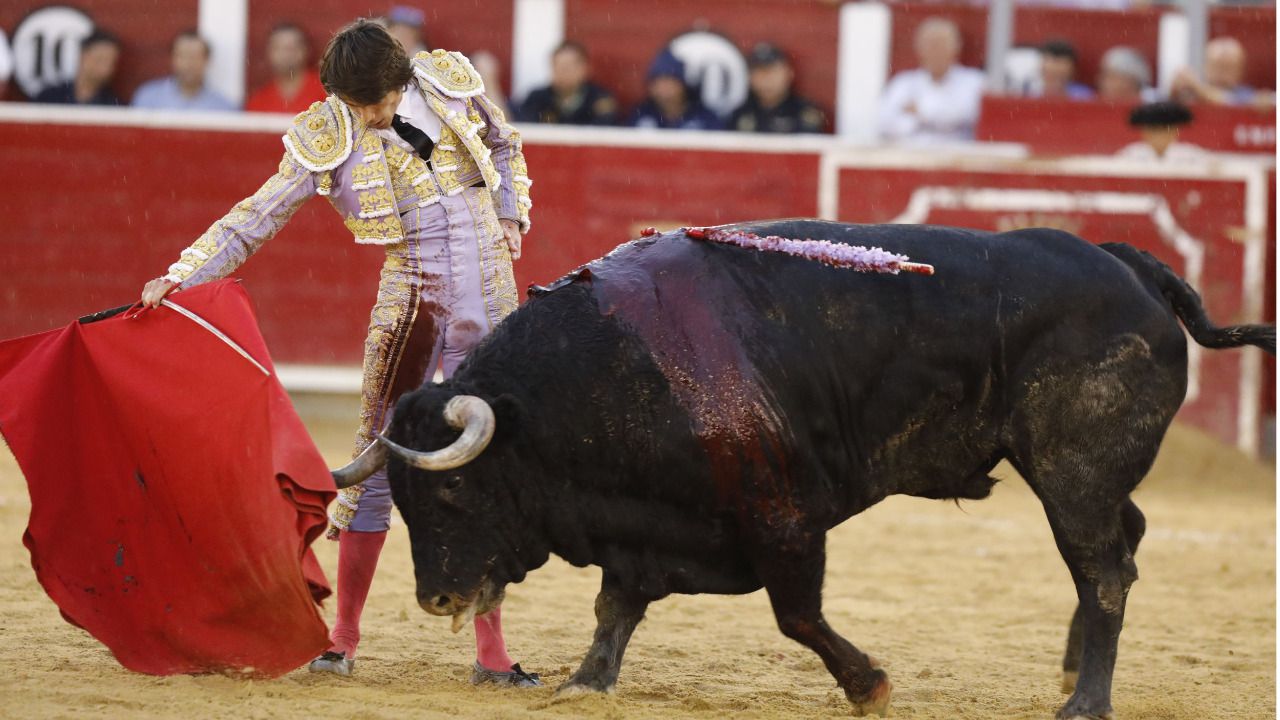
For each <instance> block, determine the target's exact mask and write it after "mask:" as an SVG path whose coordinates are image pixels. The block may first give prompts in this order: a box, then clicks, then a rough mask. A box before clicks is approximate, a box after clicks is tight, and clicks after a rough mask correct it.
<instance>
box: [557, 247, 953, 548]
mask: <svg viewBox="0 0 1280 720" xmlns="http://www.w3.org/2000/svg"><path fill="white" fill-rule="evenodd" d="M683 233H684V235H685V236H687V237H689V238H691V239H693V240H698V241H708V242H714V243H718V244H723V245H733V246H737V247H742V248H746V249H754V250H759V251H761V252H779V253H784V254H788V255H793V256H796V257H800V258H803V259H806V260H812V261H818V262H822V263H824V264H827V265H831V266H833V267H838V268H849V269H853V270H857V271H861V272H879V273H893V274H896V273H898V272H899V271H906V272H917V273H922V274H932V272H933V268H932V266H929V265H922V264H917V263H910V262H908V259H907V258H906V256H903V255H897V254H894V253H890V252H886V251H884V250H881V249H879V248H870V249H869V248H865V247H861V246H853V245H845V244H840V243H831V242H827V241H817V240H793V239H789V238H780V237H773V236H759V235H755V234H752V233H743V232H728V231H725V230H721V229H717V228H686V229H684V230H683ZM656 235H657V231H656V230H654V229H653V228H647V229H646V230H644V231H643V232H642V236H643V237H644V238H651V237H654V236H656ZM614 255H616V256H617V257H618V259H620V260H621V259H623V257H622V256H628V257H626V260H627V263H626V264H625V265H624V266H627V267H631V268H633V270H632V272H630V273H628V274H627V275H625V276H619V274H618V273H617V272H616V270H615V272H611V273H608V274H607V275H605V276H601V275H592V274H591V273H590V272H589V270H588V271H585V272H583V273H580V274H579V276H578V277H579V278H580V279H586V280H588V281H590V282H591V283H592V286H593V289H594V290H595V292H596V296H597V298H599V302H600V309H601V312H603V313H605V314H607V315H614V316H616V317H618V318H619V319H621V320H623V321H624V322H626V323H627V324H628V325H630V326H631V327H632V328H634V329H635V331H636V332H637V333H638V334H639V335H640V337H641V338H643V339H644V341H645V343H646V344H647V345H648V347H649V350H650V352H651V353H652V356H653V359H654V361H655V363H656V364H657V365H658V367H659V368H660V369H661V371H662V373H663V375H664V376H665V377H666V378H667V382H668V383H669V384H670V386H671V388H672V391H673V393H674V394H675V396H676V398H677V399H678V401H679V402H680V403H681V405H682V406H683V407H684V408H685V409H686V411H687V412H688V413H689V415H690V417H691V418H692V420H693V424H694V431H695V433H696V434H697V437H698V439H699V441H700V442H701V444H702V446H703V448H704V449H705V451H706V456H707V461H708V463H709V466H710V469H711V473H712V475H713V477H714V479H715V485H716V492H717V499H718V500H719V502H720V504H721V506H722V507H725V508H726V509H732V510H734V511H736V513H737V514H739V516H740V517H741V516H743V515H755V516H757V517H759V518H761V519H763V520H765V521H766V522H768V523H769V524H770V525H773V526H775V527H779V528H784V527H786V526H787V525H788V524H791V525H796V527H797V530H798V525H797V523H798V520H799V511H798V510H797V509H796V507H795V505H794V503H793V502H792V500H793V494H792V492H791V489H792V488H791V477H790V473H789V472H788V465H789V463H788V458H787V455H786V451H785V448H787V447H794V445H795V443H794V441H793V439H792V438H791V437H789V435H790V432H791V431H790V428H789V427H788V425H787V424H786V422H785V420H784V419H783V418H782V414H781V413H780V412H779V411H778V407H777V404H776V402H775V398H774V397H773V393H772V391H771V389H770V388H769V387H768V386H767V385H765V384H764V383H762V382H761V375H762V373H759V372H757V370H756V367H755V366H754V364H753V362H752V360H751V358H749V357H748V356H747V355H746V354H745V352H744V346H743V344H742V342H741V340H742V338H743V337H744V336H746V337H751V336H757V335H763V334H765V332H766V329H765V328H753V327H752V326H753V325H756V324H758V323H760V322H761V321H762V319H764V320H767V321H776V322H783V323H785V317H780V316H778V315H777V314H776V313H770V312H768V311H767V309H766V312H764V313H761V312H758V310H759V308H756V307H755V305H756V303H754V302H753V301H752V300H753V299H752V298H750V297H747V296H745V294H744V293H743V292H742V285H740V284H738V283H732V282H726V279H725V277H724V275H723V274H722V273H716V272H709V271H703V272H692V273H691V272H688V268H687V267H685V265H686V263H687V262H688V257H689V256H688V255H687V253H683V252H680V251H679V250H678V246H677V245H672V244H665V245H661V244H655V243H654V242H653V241H651V240H639V241H636V242H634V243H630V244H628V245H624V246H623V247H621V248H619V249H618V250H616V251H615V253H614ZM619 265H622V264H621V263H620V264H615V265H614V266H613V267H614V268H615V269H616V268H617V267H619ZM765 281H766V282H767V281H768V278H765ZM735 308H736V309H735ZM723 309H729V312H727V313H726V312H724V311H723ZM761 339H763V338H761ZM751 484H756V485H758V487H756V488H754V489H755V490H756V492H751V490H752V488H750V487H749V486H750V485H751ZM743 497H753V498H757V499H758V502H759V505H760V506H759V507H745V506H744V505H743V503H742V502H741V500H742V498H743Z"/></svg>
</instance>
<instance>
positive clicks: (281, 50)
mask: <svg viewBox="0 0 1280 720" xmlns="http://www.w3.org/2000/svg"><path fill="white" fill-rule="evenodd" d="M310 58H311V40H310V39H309V38H308V37H307V33H306V31H304V30H303V29H302V28H301V27H299V26H298V25H296V24H294V23H291V22H282V23H280V24H278V25H276V26H275V27H274V28H272V29H271V34H270V35H268V36H267V64H268V65H269V66H271V82H269V83H267V84H266V85H263V86H262V87H260V88H258V90H257V91H256V92H254V93H253V94H252V95H250V96H249V100H248V101H247V102H245V104H244V109H245V110H249V111H251V112H276V113H290V114H297V113H300V112H302V111H303V110H306V109H307V108H308V107H310V106H311V103H313V102H315V101H317V100H323V99H324V98H325V96H326V95H328V93H326V92H325V91H324V85H321V84H320V73H319V72H317V71H316V69H315V68H314V67H312V66H311V64H310V63H309V62H308V61H309V60H310Z"/></svg>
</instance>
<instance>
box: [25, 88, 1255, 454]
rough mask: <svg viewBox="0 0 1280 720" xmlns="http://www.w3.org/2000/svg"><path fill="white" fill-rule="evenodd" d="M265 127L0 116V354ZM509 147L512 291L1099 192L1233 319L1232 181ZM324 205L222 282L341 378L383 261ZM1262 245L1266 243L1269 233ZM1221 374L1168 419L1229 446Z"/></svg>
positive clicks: (250, 177) (803, 144)
mask: <svg viewBox="0 0 1280 720" xmlns="http://www.w3.org/2000/svg"><path fill="white" fill-rule="evenodd" d="M94 113H96V114H94ZM68 115H70V116H84V118H86V119H87V118H89V117H90V116H92V118H95V119H96V118H100V117H106V116H107V115H111V116H113V117H115V118H118V119H117V120H116V122H124V121H125V120H123V119H122V118H126V117H131V118H135V119H137V120H141V119H144V118H147V117H149V116H147V115H145V114H142V113H137V112H134V111H116V112H114V113H112V112H110V111H80V112H79V113H76V112H71V111H68ZM255 122H257V121H255ZM261 122H263V123H266V122H267V119H265V118H264V119H263V120H262V121H261ZM273 122H274V121H273ZM280 129H282V128H274V127H271V128H267V127H265V126H264V127H262V128H261V129H259V130H255V131H251V132H245V131H225V130H222V131H219V130H197V129H181V128H176V127H163V128H142V127H129V126H113V127H102V126H95V125H57V124H51V123H47V122H39V123H35V122H30V121H16V120H14V119H12V118H10V119H7V120H6V119H5V118H3V117H0V154H2V156H3V157H4V158H5V159H6V165H7V167H6V170H7V172H6V177H8V178H10V181H9V182H7V183H5V187H4V192H3V193H0V197H2V198H3V200H2V201H0V209H3V210H4V213H3V215H4V217H5V222H4V224H3V225H0V276H2V277H4V278H5V280H6V284H5V290H4V292H3V293H2V294H0V337H11V336H16V335H20V334H25V333H31V332H36V331H40V330H45V329H48V328H51V327H55V326H58V325H61V324H63V323H66V322H67V321H69V320H70V319H72V318H74V317H77V316H80V315H84V314H87V313H90V312H94V311H97V310H101V309H104V308H108V307H113V306H116V305H120V304H125V303H129V302H133V301H134V300H136V298H137V297H138V294H139V291H140V289H141V286H142V285H143V283H144V282H145V281H146V280H148V279H150V278H153V277H156V276H157V275H160V274H163V272H164V270H165V268H166V267H167V266H168V264H169V263H170V262H172V261H173V260H174V259H175V258H176V255H177V253H178V251H179V250H180V249H181V248H183V247H184V246H186V245H187V244H188V243H190V242H191V241H192V240H193V239H194V238H196V237H197V236H198V235H199V234H200V233H202V232H203V231H204V230H205V229H206V228H207V227H208V225H209V224H210V223H211V222H213V221H214V220H216V219H217V218H218V217H219V216H221V215H222V214H223V213H225V212H226V211H227V210H228V209H229V208H230V207H231V206H232V205H233V204H234V203H235V202H236V201H238V200H239V199H241V198H243V197H245V196H246V195H249V194H250V193H252V192H253V191H254V190H255V189H256V187H257V185H258V184H259V183H260V182H262V181H263V180H264V179H266V177H267V176H268V175H269V174H270V173H272V172H273V171H274V168H275V165H276V163H277V162H278V160H279V157H280V154H281V153H282V152H283V150H282V147H281V145H280V140H279V130H280ZM527 138H528V142H527V144H526V150H527V156H528V159H529V165H530V168H532V169H533V177H534V178H535V185H534V188H533V197H534V209H533V222H534V226H533V231H532V232H531V233H530V234H529V236H528V241H527V244H526V248H527V250H526V257H525V258H524V259H523V260H521V261H520V262H519V263H518V264H517V280H518V282H519V283H520V285H521V287H523V286H525V285H527V284H528V283H532V282H538V283H545V282H549V281H551V280H554V279H555V278H557V277H559V276H560V275H562V274H564V273H565V272H567V271H569V270H571V269H572V268H574V267H575V266H577V265H579V264H581V263H583V262H585V261H587V260H590V259H593V258H595V257H598V256H600V255H601V254H603V253H605V252H607V251H608V250H610V249H612V248H613V247H614V246H616V245H617V244H619V243H621V242H624V241H626V240H627V239H629V238H631V237H635V236H636V235H637V234H638V232H639V229H640V228H642V227H644V226H647V225H658V226H660V227H677V226H680V225H704V224H718V223H727V222H735V221H741V220H747V219H758V218H770V217H788V216H814V215H818V214H819V213H821V212H822V211H823V210H824V208H825V207H827V205H826V203H830V202H834V205H833V206H832V208H831V209H832V210H833V211H834V214H836V215H838V216H839V217H841V218H843V219H847V220H856V221H859V222H883V221H886V220H889V219H893V218H894V217H896V216H898V215H899V214H900V213H901V212H903V210H904V208H906V207H907V206H908V204H909V200H910V198H911V195H912V193H913V192H914V191H915V190H916V189H917V188H918V187H919V186H921V185H926V184H927V185H944V186H950V187H960V188H965V187H975V186H980V187H987V186H994V187H1004V188H1027V189H1039V190H1044V189H1051V190H1052V189H1061V190H1072V191H1081V190H1109V191H1123V192H1127V193H1131V194H1132V193H1148V194H1151V193H1156V194H1160V195H1162V196H1163V197H1166V198H1167V199H1168V202H1169V205H1170V207H1171V208H1172V212H1173V217H1174V219H1175V220H1176V222H1177V223H1178V224H1180V225H1181V227H1183V228H1185V230H1186V231H1187V232H1188V233H1190V235H1192V236H1193V237H1194V238H1195V239H1196V240H1198V241H1203V242H1204V243H1205V244H1206V248H1207V250H1206V263H1205V271H1204V273H1203V275H1202V276H1201V282H1200V283H1199V289H1200V290H1201V292H1202V294H1203V295H1204V298H1205V302H1206V306H1207V307H1208V309H1209V311H1210V312H1211V313H1212V315H1213V316H1214V317H1215V318H1216V319H1217V320H1219V321H1221V322H1228V321H1237V320H1240V319H1242V317H1241V313H1242V309H1243V307H1244V306H1243V305H1242V302H1243V300H1242V299H1241V297H1242V290H1241V288H1242V283H1243V281H1242V268H1243V266H1244V261H1243V259H1242V258H1243V255H1242V253H1243V252H1244V249H1243V248H1244V246H1243V245H1241V243H1240V242H1237V241H1238V240H1239V239H1240V238H1241V237H1242V235H1241V234H1240V233H1241V232H1242V231H1243V227H1242V226H1244V225H1245V222H1246V218H1244V217H1242V216H1241V214H1242V212H1243V210H1242V206H1241V203H1242V200H1241V197H1242V188H1241V182H1239V181H1237V180H1229V181H1223V180H1218V181H1214V180H1207V179H1200V180H1195V181H1188V180H1177V179H1170V178H1166V177H1146V178H1143V177H1137V178H1131V177H1107V176H1088V175H1085V176H1079V177H1077V176H1070V175H1069V174H1068V175H1064V174H1063V173H1060V172H1056V171H1054V172H1049V171H1048V170H1047V168H1050V167H1051V166H1050V165H1045V164H1043V163H1042V164H1040V165H1037V164H1036V163H1035V162H1026V161H1015V162H1010V161H999V162H1002V163H1004V164H1005V166H1007V167H1006V168H1005V170H1003V171H1002V172H1001V173H994V174H993V173H991V172H985V173H984V172H980V171H977V170H961V169H958V168H959V167H961V166H965V167H967V166H968V165H969V164H970V163H969V161H961V160H954V161H952V160H947V162H953V163H959V165H954V166H952V167H940V168H934V169H931V170H920V169H912V163H917V162H918V161H919V160H920V159H921V158H925V159H929V160H930V161H936V160H937V157H936V156H935V155H930V154H908V153H896V154H895V153H892V152H889V153H884V152H882V153H876V152H872V151H867V150H847V149H844V148H842V147H841V146H840V145H838V144H837V143H834V142H832V141H823V140H821V139H817V138H809V139H796V140H789V139H770V140H768V141H765V140H761V139H758V138H751V137H743V136H738V135H734V134H727V133H726V134H721V133H702V134H699V133H657V132H651V133H635V132H632V131H629V130H625V129H615V130H597V131H580V130H571V129H545V128H536V129H534V128H530V129H529V130H528V132H527ZM539 138H541V139H539ZM876 157H879V158H881V160H879V161H878V162H881V163H882V164H881V165H880V166H878V167H870V168H863V169H858V166H857V162H853V161H849V160H848V159H849V158H854V159H866V158H876ZM885 157H888V158H889V160H884V158H885ZM841 158H844V160H841ZM895 158H898V159H895ZM831 163H843V164H844V165H845V166H846V169H844V170H842V171H839V172H837V173H836V174H835V175H834V176H832V175H827V177H832V178H833V179H834V181H835V182H838V192H835V194H834V195H833V194H832V192H833V191H836V190H837V188H835V187H833V186H832V185H831V184H825V185H824V184H821V183H820V178H821V177H823V176H824V172H830V170H829V168H830V167H831ZM903 163H905V165H903ZM838 166H839V164H837V167H838ZM1112 170H1114V168H1113V169H1112ZM1117 172H1118V171H1117ZM1055 173H1056V174H1055ZM1143 173H1146V174H1147V175H1150V174H1151V173H1150V171H1149V170H1146V169H1143V172H1140V173H1139V175H1141V174H1143ZM1264 183H1265V178H1264ZM326 205H327V203H326V202H324V201H322V200H312V201H311V202H310V203H308V204H307V205H306V206H304V207H303V209H302V210H301V211H300V212H299V213H298V215H297V216H295V218H294V220H293V221H292V222H291V223H290V224H289V225H288V226H287V227H286V228H285V229H284V230H283V231H282V232H281V233H280V235H279V237H277V238H275V239H274V240H272V241H271V242H270V243H268V245H267V246H266V247H265V248H264V249H263V250H262V251H261V252H260V253H258V254H257V255H256V256H254V257H253V258H252V259H251V260H250V262H249V263H248V264H247V265H246V266H245V267H244V268H243V269H242V270H241V271H240V272H239V276H240V277H241V278H243V280H244V282H245V284H246V287H247V288H248V290H249V291H250V292H251V294H252V295H253V297H254V299H255V301H256V303H257V307H258V310H259V315H260V320H261V324H262V328H263V333H264V336H265V337H266V339H267V342H268V344H269V345H270V347H271V350H272V352H273V353H274V355H275V358H276V360H277V361H281V362H293V363H318V364H355V363H358V361H359V357H360V349H361V345H362V339H363V337H364V332H365V326H366V324H367V317H368V312H369V307H370V306H371V304H372V302H373V299H374V293H375V288H376V284H377V276H378V268H379V266H380V264H381V252H380V251H379V249H378V248H376V247H369V246H357V245H355V244H354V243H353V242H352V241H351V238H350V235H349V233H348V232H347V231H346V230H345V229H344V228H343V227H342V225H341V223H340V222H339V221H338V218H337V215H336V213H334V212H333V211H332V210H330V209H329V208H328V207H326ZM1273 207H1274V206H1273ZM1266 210H1267V209H1266V208H1265V207H1264V208H1263V216H1264V217H1265V215H1266ZM1271 212H1272V215H1271V218H1272V222H1274V209H1272V210H1271ZM921 219H922V220H923V219H927V220H928V221H930V222H941V223H954V224H960V225H970V226H976V227H992V228H1002V229H1003V228H1008V227H1016V226H1022V225H1044V224H1049V225H1060V226H1062V225H1064V224H1065V226H1066V227H1067V229H1070V230H1072V231H1075V232H1077V233H1079V234H1081V235H1083V236H1084V237H1087V238H1089V239H1090V240H1092V241H1094V242H1104V241H1129V242H1134V243H1136V244H1138V245H1140V246H1142V247H1147V248H1149V249H1151V250H1153V251H1154V252H1157V253H1158V254H1159V255H1160V256H1161V257H1162V258H1165V259H1166V260H1167V261H1169V262H1171V264H1173V265H1174V266H1175V267H1177V268H1179V269H1180V270H1183V268H1181V267H1180V266H1179V265H1178V263H1179V262H1180V260H1179V257H1178V255H1177V254H1176V253H1173V254H1171V251H1170V247H1169V245H1168V243H1167V242H1166V241H1165V240H1162V239H1161V238H1159V237H1158V236H1157V235H1156V234H1154V230H1153V225H1152V222H1151V218H1150V217H1148V216H1145V215H1140V216H1118V217H1117V216H1105V217H1103V216H1097V215H1094V214H1090V213H1089V212H1088V211H1080V212H1073V213H1065V214H1062V213H1059V214H1057V215H1055V214H1052V213H1049V214H1045V213H1040V214H1035V213H1022V214H1017V213H1003V214H995V215H993V214H990V213H988V214H982V213H966V212H956V211H950V210H946V211H941V210H940V211H938V212H934V213H931V214H929V215H928V216H927V218H921ZM1266 240H1267V243H1268V244H1269V245H1272V246H1274V231H1273V230H1272V229H1270V228H1268V229H1267V230H1266ZM926 260H927V259H926ZM1258 262H1259V263H1261V262H1263V261H1262V259H1261V258H1259V260H1258ZM1271 282H1272V283H1273V282H1274V280H1273V279H1272V280H1271ZM1272 287H1273V286H1272ZM1273 293H1274V291H1272V294H1269V295H1267V296H1266V303H1265V305H1264V307H1263V309H1262V312H1263V314H1264V315H1265V316H1267V317H1274V296H1273ZM1238 358H1239V356H1238V355H1237V354H1217V355H1213V356H1206V359H1205V361H1204V365H1203V369H1202V372H1201V379H1202V382H1201V385H1202V395H1201V398H1200V399H1199V400H1197V402H1196V403H1195V404H1193V405H1192V406H1190V407H1189V410H1188V414H1187V416H1186V417H1187V418H1188V419H1190V420H1192V421H1193V422H1196V423H1197V424H1199V425H1201V426H1202V427H1205V428H1208V429H1210V430H1212V431H1214V432H1216V433H1218V434H1219V435H1220V436H1222V437H1224V439H1228V440H1234V439H1235V436H1236V432H1237V425H1236V421H1237V418H1238V415H1239V404H1238V403H1239V392H1238V385H1239V383H1240V381H1241V378H1242V377H1243V375H1242V371H1241V369H1240V365H1239V362H1240V360H1239V359H1238ZM1273 369H1274V365H1272V364H1270V363H1269V362H1268V364H1266V365H1265V366H1263V367H1262V370H1261V371H1260V372H1261V373H1263V374H1262V376H1261V379H1260V380H1259V383H1263V384H1265V383H1267V382H1270V381H1269V380H1268V379H1267V375H1266V374H1265V373H1266V372H1268V371H1273ZM1255 377H1258V376H1257V375H1255ZM1255 392H1260V390H1256V391H1255ZM1251 397H1254V398H1256V397H1257V395H1253V396H1251Z"/></svg>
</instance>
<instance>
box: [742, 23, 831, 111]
mask: <svg viewBox="0 0 1280 720" xmlns="http://www.w3.org/2000/svg"><path fill="white" fill-rule="evenodd" d="M747 64H748V65H749V66H750V67H751V77H750V81H751V94H750V95H749V96H748V97H747V101H746V102H745V103H743V104H742V105H741V106H740V107H739V108H738V109H737V110H734V111H733V116H732V118H731V119H730V120H729V128H730V129H731V130H741V131H743V132H768V133H796V132H799V133H820V132H825V131H826V128H827V117H826V115H824V114H823V112H822V111H821V110H819V109H818V107H817V106H816V105H814V104H813V103H811V102H809V101H808V100H806V99H804V98H802V97H800V96H799V95H796V94H795V92H794V90H793V88H792V83H793V82H794V80H795V71H794V70H793V69H792V67H791V60H790V59H789V58H788V57H787V55H786V53H784V52H783V51H782V50H780V49H779V48H778V47H776V46H774V45H771V44H769V43H758V44H757V45H756V46H755V47H754V48H753V49H752V50H751V56H750V57H748V58H747Z"/></svg>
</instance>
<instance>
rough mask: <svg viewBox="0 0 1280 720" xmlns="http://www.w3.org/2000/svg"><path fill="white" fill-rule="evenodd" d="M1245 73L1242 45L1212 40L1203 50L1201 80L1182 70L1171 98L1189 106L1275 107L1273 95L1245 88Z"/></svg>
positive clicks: (1193, 74)
mask: <svg viewBox="0 0 1280 720" xmlns="http://www.w3.org/2000/svg"><path fill="white" fill-rule="evenodd" d="M1244 71H1245V52H1244V45H1241V44H1240V41H1239V40H1236V39H1235V38H1231V37H1220V38H1215V39H1213V40H1210V41H1209V42H1208V44H1206V45H1205V46H1204V79H1203V80H1201V79H1200V78H1198V77H1196V74H1195V72H1194V71H1193V70H1191V69H1190V68H1183V69H1182V70H1181V71H1180V72H1178V74H1177V75H1176V76H1175V77H1174V78H1173V86H1172V88H1171V94H1172V95H1173V96H1174V97H1175V98H1177V99H1179V100H1181V101H1183V102H1189V103H1195V102H1203V103H1208V104H1211V105H1249V106H1254V107H1259V108H1262V109H1266V108H1268V107H1274V106H1275V94H1274V93H1268V92H1260V91H1258V90H1255V89H1254V88H1252V87H1249V86H1248V85H1246V84H1245V83H1244Z"/></svg>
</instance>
